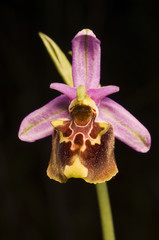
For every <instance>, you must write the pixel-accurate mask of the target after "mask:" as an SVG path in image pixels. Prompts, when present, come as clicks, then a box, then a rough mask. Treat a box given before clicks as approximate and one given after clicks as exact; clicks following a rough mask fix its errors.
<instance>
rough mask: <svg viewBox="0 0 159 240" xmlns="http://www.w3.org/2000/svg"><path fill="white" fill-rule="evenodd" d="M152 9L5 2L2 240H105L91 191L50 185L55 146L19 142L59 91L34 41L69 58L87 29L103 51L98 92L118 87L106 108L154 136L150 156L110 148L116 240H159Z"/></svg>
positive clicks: (1, 34) (158, 77)
mask: <svg viewBox="0 0 159 240" xmlns="http://www.w3.org/2000/svg"><path fill="white" fill-rule="evenodd" d="M157 2H158V1H155V0H151V1H148V0H145V1H142V0H132V1H117V0H116V1H115V0H107V1H104V0H103V1H102V0H98V1H95V0H92V1H84V0H81V1H73V0H66V1H60V0H39V1H38V0H33V1H10V2H9V1H3V0H2V1H1V3H0V52H1V53H0V57H1V58H2V63H1V70H2V72H1V82H0V86H1V88H0V89H1V94H0V96H1V101H0V126H1V134H0V137H1V145H0V206H1V209H0V239H3V240H5V239H24V240H28V239H29V240H32V239H34V240H36V239H37V240H41V239H42V240H43V239H58V240H61V239H69V240H80V239H83V240H84V239H91V240H100V239H102V235H101V229H100V219H99V214H98V206H97V199H96V193H95V187H94V185H92V184H86V183H85V182H84V181H82V180H80V179H72V180H69V181H68V183H67V184H59V183H56V182H55V181H52V180H50V179H49V178H48V177H47V176H46V169H47V165H48V162H49V157H50V152H51V137H48V138H46V139H43V140H40V141H37V142H35V143H31V144H29V143H25V142H21V141H20V140H19V139H18V137H17V133H18V128H19V125H20V122H21V120H22V119H23V118H24V117H25V116H26V115H27V114H28V113H30V112H32V111H33V110H35V109H37V108H39V107H41V106H42V105H44V104H46V103H47V102H48V101H50V100H52V99H53V98H54V97H56V96H58V93H57V92H56V91H54V90H51V89H49V85H50V83H52V82H62V79H61V77H60V76H59V75H58V73H57V71H56V69H55V67H54V65H53V64H52V62H51V60H50V57H49V55H48V53H47V52H46V50H45V47H44V46H43V44H42V41H41V40H40V38H39V36H38V32H39V31H41V32H44V33H45V34H47V35H48V36H50V37H51V38H53V39H54V41H55V42H56V43H58V45H59V46H60V47H61V48H62V50H63V51H64V52H65V53H66V54H67V52H68V51H69V50H70V49H71V39H72V38H73V37H74V35H75V34H76V33H77V32H78V31H80V30H82V29H83V28H90V29H92V30H93V31H94V33H95V34H96V35H97V37H98V38H99V39H100V40H101V42H102V44H101V47H102V64H101V83H102V85H111V84H112V85H117V86H120V89H121V91H120V92H119V93H117V94H114V95H112V96H111V98H112V99H114V100H116V101H117V102H119V103H120V104H121V105H123V106H124V107H125V108H127V109H128V110H129V111H130V112H131V113H133V114H134V115H135V116H136V117H137V118H138V119H139V120H140V121H141V122H142V123H143V124H144V125H145V126H146V127H147V128H148V129H149V131H150V133H151V135H152V148H151V150H150V151H149V152H148V153H146V154H142V153H138V152H135V151H134V150H132V149H131V148H129V147H127V146H126V145H124V144H123V143H121V142H119V141H118V140H116V148H115V154H116V161H117V164H118V168H119V173H118V175H117V176H116V177H115V178H114V179H113V180H111V181H110V182H109V183H108V187H109V192H110V198H111V203H112V211H113V217H114V224H115V230H116V236H117V240H139V239H140V240H141V239H144V240H149V239H153V240H157V239H158V229H159V220H158V219H159V207H158V205H159V184H158V183H159V176H158V175H159V174H158V169H159V161H158V152H157V151H158V147H159V146H158V131H159V111H158V108H159V105H158V102H159V100H158V89H159V70H158V63H159V61H158V58H159V57H158V56H159V48H158V44H159V32H158V23H159V19H158V9H159V8H158V7H159V6H158V4H157ZM68 57H69V56H68ZM69 58H70V57H69Z"/></svg>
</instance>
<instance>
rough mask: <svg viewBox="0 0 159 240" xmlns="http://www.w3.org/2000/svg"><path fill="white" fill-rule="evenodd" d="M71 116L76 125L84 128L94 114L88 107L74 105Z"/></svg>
mask: <svg viewBox="0 0 159 240" xmlns="http://www.w3.org/2000/svg"><path fill="white" fill-rule="evenodd" d="M71 115H72V118H73V120H74V121H75V123H76V124H77V125H79V126H85V125H87V123H88V122H89V121H90V120H91V119H92V117H93V115H94V113H93V111H92V108H91V107H90V106H87V105H76V106H75V107H74V108H73V110H72V112H71Z"/></svg>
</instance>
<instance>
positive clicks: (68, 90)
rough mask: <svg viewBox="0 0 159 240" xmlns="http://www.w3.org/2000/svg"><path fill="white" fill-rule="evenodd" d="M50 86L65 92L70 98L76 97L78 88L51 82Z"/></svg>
mask: <svg viewBox="0 0 159 240" xmlns="http://www.w3.org/2000/svg"><path fill="white" fill-rule="evenodd" d="M50 88H52V89H55V90H57V91H59V92H61V93H64V94H65V95H66V96H67V97H69V99H70V100H73V99H75V98H76V91H77V90H76V88H73V87H70V86H68V85H66V84H63V83H51V85H50Z"/></svg>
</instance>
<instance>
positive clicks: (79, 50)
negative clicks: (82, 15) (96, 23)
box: [72, 29, 101, 89]
mask: <svg viewBox="0 0 159 240" xmlns="http://www.w3.org/2000/svg"><path fill="white" fill-rule="evenodd" d="M100 50H101V49H100V41H99V40H98V39H97V38H96V36H95V35H94V33H93V32H92V31H91V30H89V29H84V30H82V31H80V32H79V33H78V34H77V35H76V36H75V38H74V39H73V40H72V75H73V82H74V87H78V86H79V85H83V86H84V87H86V89H90V88H97V87H98V86H99V81H100Z"/></svg>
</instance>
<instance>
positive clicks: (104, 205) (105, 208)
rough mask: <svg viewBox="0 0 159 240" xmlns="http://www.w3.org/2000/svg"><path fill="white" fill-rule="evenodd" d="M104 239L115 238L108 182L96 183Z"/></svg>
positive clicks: (112, 239)
mask: <svg viewBox="0 0 159 240" xmlns="http://www.w3.org/2000/svg"><path fill="white" fill-rule="evenodd" d="M96 190H97V197H98V204H99V211H100V217H101V226H102V231H103V240H115V233H114V226H113V219H112V213H111V206H110V201H109V193H108V188H107V184H106V183H98V184H96Z"/></svg>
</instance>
